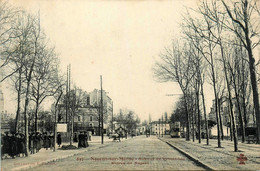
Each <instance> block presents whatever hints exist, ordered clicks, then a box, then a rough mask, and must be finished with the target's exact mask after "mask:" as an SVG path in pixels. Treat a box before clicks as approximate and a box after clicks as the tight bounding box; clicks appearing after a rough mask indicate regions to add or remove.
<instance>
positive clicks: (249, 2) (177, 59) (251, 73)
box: [154, 0, 260, 151]
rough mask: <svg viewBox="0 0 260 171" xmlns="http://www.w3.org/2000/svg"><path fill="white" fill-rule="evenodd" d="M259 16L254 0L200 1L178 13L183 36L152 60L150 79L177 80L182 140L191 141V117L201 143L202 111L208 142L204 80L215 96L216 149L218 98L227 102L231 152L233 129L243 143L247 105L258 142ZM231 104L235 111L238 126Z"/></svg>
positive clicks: (220, 131)
mask: <svg viewBox="0 0 260 171" xmlns="http://www.w3.org/2000/svg"><path fill="white" fill-rule="evenodd" d="M259 14H260V13H259V1H257V0H236V1H228V2H226V1H224V0H221V1H219V0H209V1H206V0H205V1H202V2H201V3H200V4H198V7H197V8H195V9H187V12H186V13H185V14H183V16H184V17H183V23H182V24H181V27H182V30H183V36H182V37H181V38H179V39H178V40H174V41H173V43H172V46H171V47H170V48H166V49H165V52H164V53H162V54H161V55H160V59H159V60H158V61H156V63H155V66H154V75H155V77H156V78H157V80H158V81H174V82H177V83H178V84H179V86H180V88H181V90H182V92H183V96H184V102H185V103H184V105H185V115H186V130H187V135H186V139H187V140H190V132H191V127H192V130H193V131H194V125H193V124H194V119H197V121H196V123H197V124H196V125H197V126H196V129H197V130H198V139H199V142H201V135H200V134H201V133H200V130H201V124H200V122H201V118H202V113H203V115H204V120H205V123H206V124H204V125H205V126H206V127H205V130H206V135H207V144H209V136H208V128H207V125H208V124H207V121H208V119H207V113H206V112H207V111H206V106H205V92H204V83H205V81H206V82H207V83H209V84H210V85H211V86H212V88H213V93H214V108H215V109H214V111H215V114H216V122H217V133H218V147H221V139H223V127H222V125H223V124H222V122H223V120H222V119H223V118H222V116H221V114H220V106H221V103H222V102H221V100H220V99H221V98H222V97H223V96H226V97H227V99H228V104H229V117H230V122H231V128H232V130H231V131H232V137H233V140H234V151H237V150H238V147H237V139H238V138H237V129H238V128H237V127H236V126H237V125H238V126H239V127H240V129H239V130H241V135H242V142H244V141H245V127H246V126H247V124H248V114H249V110H250V109H249V108H250V105H249V104H250V103H253V106H254V115H255V117H256V121H255V122H256V126H257V143H260V118H259V116H260V112H259V95H258V87H257V85H258V82H257V78H256V76H257V64H258V63H256V62H255V57H254V53H253V52H254V49H255V48H256V47H257V46H258V45H259V41H260V39H259V36H260V35H259V21H260V20H259V19H260V18H259ZM251 92H252V93H251ZM188 97H189V98H188ZM232 99H235V101H234V100H232ZM234 103H235V104H234ZM234 105H236V108H237V109H238V113H237V115H238V124H237V123H236V122H237V121H236V113H235V112H234V107H233V106H234ZM191 109H192V110H191ZM195 113H196V117H195ZM190 124H192V126H191V125H190ZM192 133H193V135H194V132H192ZM193 137H194V136H193Z"/></svg>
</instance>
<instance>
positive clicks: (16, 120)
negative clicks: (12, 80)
mask: <svg viewBox="0 0 260 171" xmlns="http://www.w3.org/2000/svg"><path fill="white" fill-rule="evenodd" d="M18 79H19V80H18V90H17V111H16V117H15V132H18V124H19V118H20V110H21V106H20V104H21V88H22V71H21V69H19V78H18Z"/></svg>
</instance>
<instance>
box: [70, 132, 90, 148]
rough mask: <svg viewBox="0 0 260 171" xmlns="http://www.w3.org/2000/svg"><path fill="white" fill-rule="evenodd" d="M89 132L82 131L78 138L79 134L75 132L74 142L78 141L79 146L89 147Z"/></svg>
mask: <svg viewBox="0 0 260 171" xmlns="http://www.w3.org/2000/svg"><path fill="white" fill-rule="evenodd" d="M88 138H89V137H88V134H87V132H84V134H83V132H80V134H79V136H78V139H77V134H74V138H73V140H74V142H78V148H86V147H88V146H89V145H88Z"/></svg>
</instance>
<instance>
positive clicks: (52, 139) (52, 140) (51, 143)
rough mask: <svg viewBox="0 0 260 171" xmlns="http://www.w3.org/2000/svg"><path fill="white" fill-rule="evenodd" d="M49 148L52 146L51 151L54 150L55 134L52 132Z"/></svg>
mask: <svg viewBox="0 0 260 171" xmlns="http://www.w3.org/2000/svg"><path fill="white" fill-rule="evenodd" d="M49 144H50V145H49V146H50V149H53V147H54V134H53V133H52V132H50V136H49Z"/></svg>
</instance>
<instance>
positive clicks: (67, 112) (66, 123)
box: [65, 65, 69, 124]
mask: <svg viewBox="0 0 260 171" xmlns="http://www.w3.org/2000/svg"><path fill="white" fill-rule="evenodd" d="M68 80H69V66H68V65H67V81H66V97H65V98H66V100H65V102H66V124H68V86H69V85H68V84H69V82H68Z"/></svg>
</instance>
